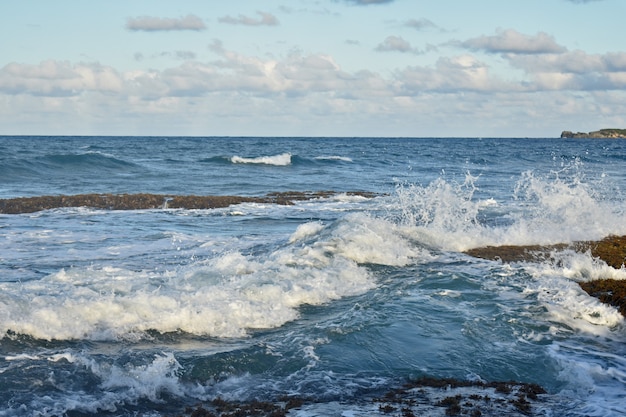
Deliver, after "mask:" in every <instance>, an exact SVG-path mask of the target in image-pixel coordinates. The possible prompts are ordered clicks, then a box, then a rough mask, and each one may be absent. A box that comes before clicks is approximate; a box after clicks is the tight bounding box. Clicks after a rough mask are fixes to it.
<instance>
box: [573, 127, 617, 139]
mask: <svg viewBox="0 0 626 417" xmlns="http://www.w3.org/2000/svg"><path fill="white" fill-rule="evenodd" d="M561 138H567V139H573V138H574V139H626V129H600V130H595V131H593V132H576V133H574V132H571V131H569V130H564V131H563V132H561Z"/></svg>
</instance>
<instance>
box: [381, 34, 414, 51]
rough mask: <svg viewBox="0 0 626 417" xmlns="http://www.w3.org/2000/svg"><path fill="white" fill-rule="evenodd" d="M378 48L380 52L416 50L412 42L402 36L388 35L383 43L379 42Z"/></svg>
mask: <svg viewBox="0 0 626 417" xmlns="http://www.w3.org/2000/svg"><path fill="white" fill-rule="evenodd" d="M376 50H377V51H379V52H415V50H414V48H413V47H412V46H411V44H410V43H409V42H408V41H406V40H405V39H403V38H402V37H400V36H387V37H386V38H385V40H384V41H383V42H382V43H380V44H378V46H377V47H376Z"/></svg>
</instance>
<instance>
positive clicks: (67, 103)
mask: <svg viewBox="0 0 626 417" xmlns="http://www.w3.org/2000/svg"><path fill="white" fill-rule="evenodd" d="M624 16H626V1H624V0H506V1H504V0H437V1H435V0H428V1H426V0H423V1H422V0H265V1H263V2H260V1H258V0H256V1H252V0H231V1H209V0H178V1H163V0H133V1H126V0H123V1H122V0H109V1H106V2H87V1H82V0H56V1H49V0H25V1H19V2H17V1H13V2H2V4H1V5H0V28H1V29H0V31H2V32H1V33H2V38H3V40H2V42H1V43H0V134H19V135H31V134H42V135H191V136H215V135H219V136H221V135H226V136H238V135H244V136H418V137H423V136H468V137H476V136H483V137H487V136H504V137H511V136H512V137H527V136H528V137H554V136H558V135H559V134H560V132H561V130H575V131H590V130H596V129H599V128H603V127H621V128H626V42H625V41H624V39H626V25H624V24H623V19H624Z"/></svg>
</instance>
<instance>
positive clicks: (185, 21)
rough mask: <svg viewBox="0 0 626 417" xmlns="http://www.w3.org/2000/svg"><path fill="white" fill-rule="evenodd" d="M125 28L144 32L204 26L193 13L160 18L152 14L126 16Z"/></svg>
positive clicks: (204, 27) (202, 27)
mask: <svg viewBox="0 0 626 417" xmlns="http://www.w3.org/2000/svg"><path fill="white" fill-rule="evenodd" d="M126 29H128V30H132V31H146V32H158V31H171V30H196V31H200V30H204V29H206V26H205V24H204V22H203V21H202V19H200V18H199V17H198V16H195V15H193V14H188V15H187V16H184V17H181V18H178V19H173V18H160V17H152V16H141V17H135V18H128V20H127V21H126Z"/></svg>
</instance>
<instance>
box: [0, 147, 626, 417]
mask: <svg viewBox="0 0 626 417" xmlns="http://www.w3.org/2000/svg"><path fill="white" fill-rule="evenodd" d="M0 151H1V152H0V198H11V197H19V196H38V195H48V194H79V193H94V192H102V193H139V192H151V193H162V194H171V195H190V194H195V195H246V196H260V195H265V194H267V193H268V192H274V191H318V190H332V191H337V192H339V194H337V195H335V196H333V197H329V198H324V199H316V200H310V201H303V202H297V203H296V204H295V205H292V206H277V205H272V204H241V205H236V206H231V207H228V208H223V209H215V210H182V209H164V210H138V211H105V210H94V209H90V208H65V209H53V210H48V211H43V212H37V213H30V214H20V215H0V236H1V237H2V238H1V239H0V333H1V334H2V335H3V337H2V339H0V404H6V406H5V409H4V410H2V411H0V415H7V416H9V415H11V416H13V415H18V416H20V415H24V416H27V415H28V416H30V415H42V416H53V415H64V414H65V415H85V414H87V415H88V414H96V413H97V414H99V415H111V416H119V415H122V416H133V415H173V414H175V413H178V412H180V410H182V409H184V407H185V406H186V405H192V404H196V403H197V402H198V401H210V400H212V399H214V398H217V397H220V398H224V399H229V400H250V399H261V400H270V401H271V400H275V399H277V398H280V397H283V396H299V397H303V398H309V399H311V400H312V402H313V404H309V405H307V408H306V410H301V413H305V411H306V412H308V413H312V414H310V415H314V414H315V413H316V411H315V410H316V408H315V407H318V408H317V410H318V411H317V412H318V413H320V414H324V411H323V410H325V409H327V408H328V407H330V408H332V407H335V404H339V405H337V407H339V409H341V410H344V411H345V410H352V411H353V412H354V413H356V412H357V411H358V410H359V407H362V403H363V401H364V399H365V398H369V397H370V396H372V395H375V394H376V393H378V392H380V391H381V390H385V389H390V388H393V387H395V386H399V385H400V384H402V382H403V381H405V380H406V379H407V378H416V377H420V376H425V375H426V376H432V377H437V378H447V377H453V378H459V379H471V380H483V381H506V380H516V381H521V382H530V383H537V384H540V385H541V386H543V387H544V388H545V389H546V390H547V391H548V393H549V398H550V400H549V401H547V400H546V402H545V404H544V405H543V406H542V407H543V408H541V410H536V411H537V412H538V413H539V412H540V413H541V415H552V416H562V415H563V416H565V415H568V416H569V415H580V416H583V415H596V416H607V415H623V414H624V413H625V412H626V411H625V409H624V406H623V402H624V392H626V390H625V388H626V347H625V346H626V344H624V341H625V337H626V331H625V327H624V319H623V317H622V316H621V315H619V314H618V313H617V311H616V310H615V309H614V308H612V307H610V306H606V305H603V304H601V303H599V302H598V301H597V300H596V299H594V298H591V297H589V296H588V295H587V294H586V293H584V292H583V291H582V290H581V289H580V287H579V286H578V284H577V282H578V281H584V280H590V279H595V278H600V277H612V278H615V279H624V278H626V271H625V270H624V269H622V270H614V269H612V268H609V267H607V266H606V265H605V264H603V263H602V262H601V261H598V260H595V259H592V258H591V256H590V255H589V254H576V253H571V252H567V251H566V252H562V253H558V254H555V257H554V260H553V261H550V262H542V263H528V264H523V263H514V264H510V265H508V264H502V263H499V262H493V261H486V260H481V259H474V258H471V257H469V256H467V255H465V254H463V253H462V251H464V250H467V249H470V248H473V247H479V246H484V245H501V244H551V243H558V242H571V241H575V240H590V239H599V238H602V237H605V236H606V235H608V234H626V222H625V221H624V220H626V214H625V213H624V200H625V198H624V192H623V190H624V187H625V186H626V171H624V170H623V168H622V167H623V166H624V160H625V159H626V142H624V141H602V140H562V139H545V140H544V139H541V140H539V139H536V140H528V139H403V138H397V139H393V138H392V139H381V138H321V139H320V138H137V137H133V138H119V137H118V138H103V137H61V138H56V137H37V138H33V137H18V138H14V137H0ZM347 191H370V192H375V193H377V194H378V197H375V198H372V199H367V198H363V197H358V196H347V195H344V194H341V192H347ZM315 404H317V406H316V405H315ZM334 410H335V411H333V412H337V409H336V408H334ZM370 411H371V410H370ZM73 413H74V414H73ZM301 415H306V413H305V414H301ZM364 415H365V414H364Z"/></svg>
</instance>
